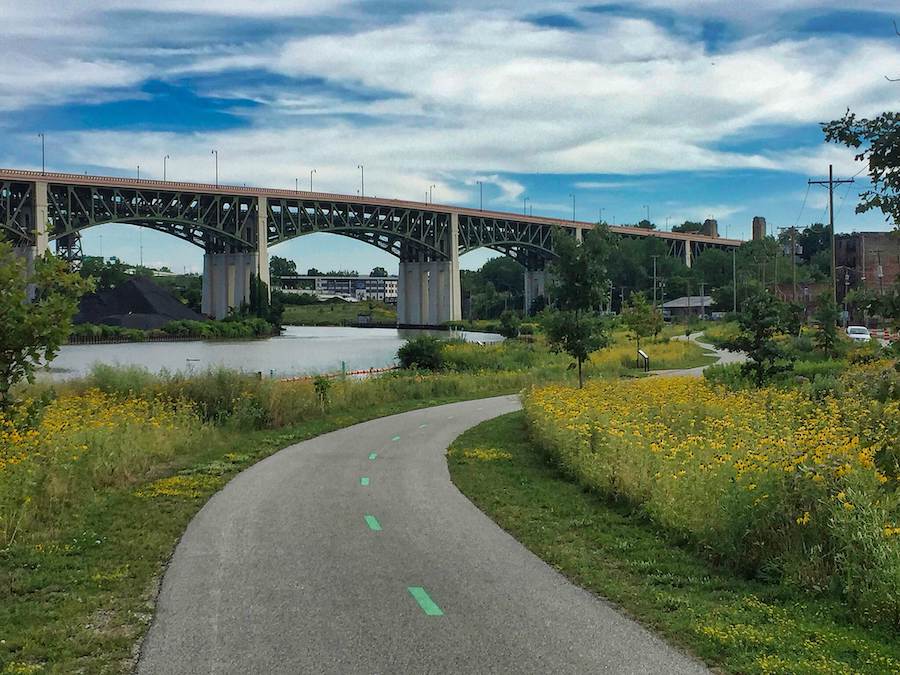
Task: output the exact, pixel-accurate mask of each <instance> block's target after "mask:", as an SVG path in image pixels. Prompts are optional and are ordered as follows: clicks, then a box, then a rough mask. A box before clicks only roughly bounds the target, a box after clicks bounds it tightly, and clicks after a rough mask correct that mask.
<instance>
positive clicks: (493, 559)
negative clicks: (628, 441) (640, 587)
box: [138, 396, 706, 675]
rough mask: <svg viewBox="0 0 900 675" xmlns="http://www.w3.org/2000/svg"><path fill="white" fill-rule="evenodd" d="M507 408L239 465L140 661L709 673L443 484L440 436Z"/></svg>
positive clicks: (187, 541)
mask: <svg viewBox="0 0 900 675" xmlns="http://www.w3.org/2000/svg"><path fill="white" fill-rule="evenodd" d="M518 408H519V402H518V400H517V398H515V397H511V396H506V397H498V398H491V399H484V400H480V401H468V402H464V403H454V404H451V405H444V406H439V407H435V408H428V409H424V410H417V411H413V412H408V413H404V414H401V415H395V416H392V417H385V418H381V419H376V420H373V421H371V422H366V423H364V424H358V425H356V426H353V427H349V428H346V429H342V430H340V431H335V432H333V433H329V434H325V435H323V436H319V437H318V438H314V439H312V440H309V441H306V442H303V443H299V444H297V445H294V446H291V447H289V448H287V449H285V450H282V451H280V452H278V453H277V454H275V455H272V456H271V457H269V458H268V459H266V460H263V461H261V462H259V463H258V464H256V465H255V466H253V467H252V468H250V469H248V470H247V471H245V472H243V473H241V474H240V475H239V476H237V477H236V478H235V479H234V480H232V481H231V482H230V483H229V484H228V485H227V486H226V487H225V488H224V489H223V490H222V491H221V492H220V493H218V494H217V495H215V496H214V497H213V498H212V499H211V500H210V501H209V502H208V503H207V505H206V506H205V507H204V508H203V509H202V510H201V511H200V512H199V513H198V514H197V516H196V517H195V518H194V520H193V521H192V522H191V524H190V525H189V527H188V529H187V531H186V532H185V535H184V537H183V538H182V540H181V542H180V543H179V545H178V547H177V548H176V550H175V554H174V557H173V559H172V561H171V564H170V566H169V568H168V570H167V572H166V574H165V576H164V579H163V583H162V588H161V592H160V596H159V599H158V606H157V612H156V617H155V619H154V623H153V625H152V626H151V628H150V632H149V634H148V636H147V638H146V640H145V642H144V645H143V647H142V653H141V657H140V660H139V663H138V673H140V674H142V675H151V674H152V675H159V674H163V673H166V674H168V673H179V674H182V673H241V674H245V673H292V674H295V673H340V674H342V675H346V674H348V673H384V674H388V673H596V672H603V673H667V674H671V673H702V672H706V670H705V668H704V667H703V666H702V665H701V664H699V663H698V662H696V661H694V660H693V659H691V658H689V657H687V656H685V655H683V654H681V653H680V652H678V651H676V650H675V649H673V648H672V647H669V646H668V645H666V644H665V643H663V642H662V641H661V640H660V639H659V638H657V637H655V636H654V635H652V634H651V633H649V632H648V631H647V630H645V629H644V628H642V627H641V626H639V625H638V624H637V623H635V622H634V621H632V620H630V619H628V618H626V617H624V616H623V615H621V614H619V613H618V612H617V611H616V610H614V609H613V608H612V607H610V606H609V605H608V604H607V603H605V602H604V601H603V600H601V599H598V598H597V597H595V596H593V595H591V594H590V593H588V592H586V591H584V590H582V589H580V588H578V587H577V586H574V585H573V584H571V583H569V582H568V581H567V580H566V579H565V578H564V577H562V576H561V575H560V574H558V573H557V572H556V571H554V570H553V569H552V568H550V567H549V566H547V565H546V564H545V563H544V562H542V561H541V560H540V559H538V558H537V557H536V556H534V555H533V554H531V553H530V552H529V551H528V550H526V549H525V548H524V547H523V546H522V545H521V544H519V543H518V542H517V541H516V540H515V539H513V538H512V537H511V536H510V535H508V534H507V533H506V532H504V531H503V530H501V529H500V528H499V527H498V526H497V525H496V524H494V522H493V521H491V520H490V519H489V518H488V517H487V516H485V515H484V514H482V513H481V512H480V511H479V510H478V509H477V508H475V507H474V506H473V505H472V504H471V503H470V502H469V501H468V500H467V499H466V498H465V497H464V496H463V495H462V494H460V493H459V491H458V490H457V489H456V488H455V487H454V486H453V484H452V483H451V482H450V476H449V473H448V470H447V465H446V460H445V457H444V453H445V451H446V448H447V447H448V445H449V444H450V443H451V442H452V441H453V440H454V439H455V438H456V437H457V436H458V435H459V434H461V433H462V432H463V431H465V430H466V429H468V428H469V427H471V426H473V425H475V424H477V423H479V422H482V421H484V420H486V419H489V418H492V417H495V416H497V415H501V414H504V413H507V412H511V411H514V410H517V409H518ZM371 452H376V453H377V457H376V458H375V459H374V460H372V459H369V455H370V453H371ZM364 476H365V477H368V478H369V484H368V485H367V486H363V485H361V484H360V478H361V477H364ZM367 514H368V515H372V516H374V517H375V518H376V519H377V520H378V522H379V524H380V527H381V530H380V531H376V530H373V529H370V526H369V525H368V524H367V522H366V520H365V519H364V516H365V515H367ZM410 587H421V588H423V589H424V591H425V593H426V594H427V597H428V598H429V599H430V600H431V601H433V603H435V605H436V606H437V608H438V611H441V612H443V614H442V615H429V614H428V613H426V611H425V610H426V609H427V610H429V611H432V612H434V611H435V608H434V607H432V606H431V605H429V604H428V603H427V602H425V604H424V605H420V604H419V602H418V601H417V600H416V599H415V598H414V597H413V595H412V594H411V593H410V592H409V590H408V589H409V588H410Z"/></svg>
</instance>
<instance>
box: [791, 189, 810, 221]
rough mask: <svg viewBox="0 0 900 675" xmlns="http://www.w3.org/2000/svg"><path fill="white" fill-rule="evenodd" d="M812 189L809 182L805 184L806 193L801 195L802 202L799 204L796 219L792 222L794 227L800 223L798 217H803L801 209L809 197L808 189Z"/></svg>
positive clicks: (804, 206)
mask: <svg viewBox="0 0 900 675" xmlns="http://www.w3.org/2000/svg"><path fill="white" fill-rule="evenodd" d="M811 189H812V185H810V184H809V183H807V184H806V194H805V195H803V203H802V204H801V205H800V213H798V214H797V220H796V221H795V222H794V227H797V226H798V225H799V224H800V218H802V217H803V210H804V209H805V208H806V199H807V197H809V191H810V190H811Z"/></svg>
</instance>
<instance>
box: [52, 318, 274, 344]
mask: <svg viewBox="0 0 900 675" xmlns="http://www.w3.org/2000/svg"><path fill="white" fill-rule="evenodd" d="M280 333H281V328H280V327H279V326H275V325H274V324H271V323H269V322H268V321H266V320H264V319H260V318H246V319H226V320H223V321H170V322H169V323H167V324H166V325H165V326H163V327H162V328H157V329H153V330H142V329H140V328H125V327H123V326H109V325H106V324H91V323H80V324H76V325H74V326H73V327H72V332H71V334H70V335H69V340H68V344H70V345H82V344H115V343H123V342H174V341H184V340H241V339H248V338H262V337H272V336H273V335H279V334H280Z"/></svg>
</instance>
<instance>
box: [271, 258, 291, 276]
mask: <svg viewBox="0 0 900 675" xmlns="http://www.w3.org/2000/svg"><path fill="white" fill-rule="evenodd" d="M269 274H270V275H271V277H272V278H273V279H280V278H281V277H289V276H295V275H296V274H297V263H296V262H294V261H293V260H288V259H287V258H282V257H280V256H277V255H273V256H272V257H271V258H269Z"/></svg>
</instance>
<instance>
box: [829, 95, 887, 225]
mask: <svg viewBox="0 0 900 675" xmlns="http://www.w3.org/2000/svg"><path fill="white" fill-rule="evenodd" d="M822 130H823V131H824V132H825V140H826V141H827V142H831V143H839V144H841V145H846V146H847V147H849V148H856V149H857V150H859V151H860V152H859V153H858V154H857V155H856V160H857V161H859V162H863V161H865V162H868V163H869V181H870V182H871V183H872V189H871V190H866V191H865V192H863V193H862V194H860V195H859V197H860V202H859V204H858V205H857V207H856V212H857V213H864V212H866V211H869V210H871V209H880V210H881V212H882V213H883V214H884V216H885V220H887V221H888V222H893V223H894V226H895V227H898V224H900V113H895V112H885V113H882V114H880V115H878V116H877V117H873V118H872V119H866V118H857V117H856V115H855V114H854V113H851V112H850V111H849V110H847V113H846V114H845V115H844V116H843V117H842V118H841V119H839V120H834V121H832V122H828V123H825V124H823V125H822Z"/></svg>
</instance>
